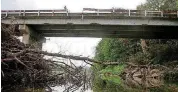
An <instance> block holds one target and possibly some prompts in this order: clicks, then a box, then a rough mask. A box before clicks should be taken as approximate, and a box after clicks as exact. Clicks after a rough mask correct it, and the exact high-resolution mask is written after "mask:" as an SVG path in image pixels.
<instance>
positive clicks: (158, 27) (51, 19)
mask: <svg viewBox="0 0 178 92" xmlns="http://www.w3.org/2000/svg"><path fill="white" fill-rule="evenodd" d="M2 23H5V24H19V25H23V24H25V25H27V26H29V27H30V28H32V29H33V30H34V32H36V33H38V34H40V35H42V36H45V37H120V38H178V35H177V32H178V31H177V30H178V18H165V17H120V16H94V15H93V16H84V18H81V16H19V17H15V19H14V21H13V22H12V19H10V17H7V18H4V19H2Z"/></svg>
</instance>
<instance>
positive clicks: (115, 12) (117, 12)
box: [1, 8, 178, 19]
mask: <svg viewBox="0 0 178 92" xmlns="http://www.w3.org/2000/svg"><path fill="white" fill-rule="evenodd" d="M1 15H2V17H7V16H81V17H82V19H83V18H84V16H128V17H135V16H136V17H174V18H175V17H178V11H177V10H172V11H149V10H125V9H114V8H113V9H95V8H83V11H82V12H80V13H69V11H68V10H67V9H60V10H2V11H1Z"/></svg>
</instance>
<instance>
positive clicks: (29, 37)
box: [19, 25, 45, 49]
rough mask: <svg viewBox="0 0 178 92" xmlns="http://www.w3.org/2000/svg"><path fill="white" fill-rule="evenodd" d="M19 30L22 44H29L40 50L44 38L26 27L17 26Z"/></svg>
mask: <svg viewBox="0 0 178 92" xmlns="http://www.w3.org/2000/svg"><path fill="white" fill-rule="evenodd" d="M19 30H20V31H23V32H22V33H23V35H22V42H23V43H25V44H31V45H34V46H35V47H37V48H39V49H42V44H43V42H44V41H45V38H44V37H43V36H42V35H41V34H39V33H38V32H36V31H35V30H34V29H33V28H31V27H30V26H27V25H19Z"/></svg>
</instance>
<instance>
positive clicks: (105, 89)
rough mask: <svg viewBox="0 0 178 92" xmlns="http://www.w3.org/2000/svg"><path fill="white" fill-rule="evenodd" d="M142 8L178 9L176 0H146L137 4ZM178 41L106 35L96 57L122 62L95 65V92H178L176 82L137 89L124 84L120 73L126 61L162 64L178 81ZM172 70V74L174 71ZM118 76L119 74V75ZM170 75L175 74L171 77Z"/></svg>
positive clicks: (138, 63)
mask: <svg viewBox="0 0 178 92" xmlns="http://www.w3.org/2000/svg"><path fill="white" fill-rule="evenodd" d="M137 9H140V10H176V9H178V1H177V0H147V1H146V3H145V4H141V5H139V6H138V7H137ZM177 56H178V40H176V39H123V38H112V39H111V38H103V39H102V40H101V41H100V43H99V44H98V46H97V47H96V54H95V58H94V59H95V60H97V61H100V62H119V63H120V64H119V65H114V66H111V65H98V64H95V65H94V66H95V68H94V67H92V70H93V73H94V74H95V75H94V79H93V91H94V92H131V91H132V92H145V91H148V90H149V92H177V91H178V89H177V88H178V87H177V86H176V84H169V83H168V82H166V83H167V84H165V85H163V86H161V87H157V88H149V89H144V88H141V89H139V88H135V87H128V86H127V85H124V83H123V80H122V78H121V77H119V75H122V71H124V69H125V68H126V67H127V66H126V64H125V63H126V62H129V63H134V64H137V65H147V64H153V65H156V64H158V65H163V66H165V67H167V68H169V69H170V70H172V71H174V73H173V74H169V73H167V74H166V75H165V78H166V79H168V80H167V81H170V80H174V81H177V76H178V75H177V73H175V72H177V71H175V69H176V66H177V65H178V57H177ZM172 71H171V73H172ZM117 75H118V76H117ZM170 75H171V76H172V77H174V78H172V77H170Z"/></svg>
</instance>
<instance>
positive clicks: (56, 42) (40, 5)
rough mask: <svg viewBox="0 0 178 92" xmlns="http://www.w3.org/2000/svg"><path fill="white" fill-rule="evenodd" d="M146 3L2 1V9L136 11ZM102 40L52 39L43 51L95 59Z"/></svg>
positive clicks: (126, 0) (133, 0)
mask: <svg viewBox="0 0 178 92" xmlns="http://www.w3.org/2000/svg"><path fill="white" fill-rule="evenodd" d="M144 2H145V0H1V9H2V10H13V9H63V7H64V6H67V8H68V9H69V10H70V12H81V11H82V9H83V8H100V9H110V8H112V7H116V8H126V9H136V6H137V5H139V4H141V3H144ZM100 40H101V38H50V40H47V41H46V43H45V44H43V49H44V50H47V51H50V52H62V53H65V54H72V55H82V56H89V57H93V56H94V52H95V47H96V45H97V44H98V42H99V41H100ZM76 64H77V65H80V64H81V63H76Z"/></svg>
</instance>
